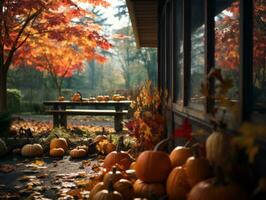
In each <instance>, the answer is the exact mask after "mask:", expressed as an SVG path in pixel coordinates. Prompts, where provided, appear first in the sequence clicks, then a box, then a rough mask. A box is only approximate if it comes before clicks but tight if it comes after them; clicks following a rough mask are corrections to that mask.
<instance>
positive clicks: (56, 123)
mask: <svg viewBox="0 0 266 200" xmlns="http://www.w3.org/2000/svg"><path fill="white" fill-rule="evenodd" d="M59 125H60V123H59V115H58V114H54V115H53V127H54V128H55V127H59Z"/></svg>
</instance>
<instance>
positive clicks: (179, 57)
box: [174, 0, 184, 104]
mask: <svg viewBox="0 0 266 200" xmlns="http://www.w3.org/2000/svg"><path fill="white" fill-rule="evenodd" d="M176 5H177V6H176V25H175V26H176V31H175V43H176V60H175V62H176V63H175V66H176V78H175V79H174V80H175V81H176V82H175V100H177V103H180V104H182V102H183V75H184V72H183V59H184V52H183V0H177V2H176Z"/></svg>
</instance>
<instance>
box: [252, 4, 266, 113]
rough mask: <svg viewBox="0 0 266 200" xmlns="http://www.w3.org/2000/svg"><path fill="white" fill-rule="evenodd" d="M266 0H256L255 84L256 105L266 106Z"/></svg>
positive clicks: (254, 32) (257, 106)
mask: <svg viewBox="0 0 266 200" xmlns="http://www.w3.org/2000/svg"><path fill="white" fill-rule="evenodd" d="M265 6H266V1H265V0H254V29H253V41H254V47H253V85H254V102H255V107H256V108H258V109H260V108H264V109H265V108H266V11H265Z"/></svg>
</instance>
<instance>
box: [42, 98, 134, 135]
mask: <svg viewBox="0 0 266 200" xmlns="http://www.w3.org/2000/svg"><path fill="white" fill-rule="evenodd" d="M44 105H50V106H51V105H52V106H53V108H52V109H48V110H46V113H48V114H52V115H53V125H54V127H59V126H63V127H67V116H68V115H70V116H73V115H90V116H114V129H115V131H117V132H119V131H122V130H123V124H122V120H123V116H126V115H127V114H128V110H126V109H127V108H128V107H129V105H130V102H129V101H127V102H124V103H123V102H121V103H119V102H118V103H117V102H109V103H108V102H105V103H100V102H99V103H95V102H87V103H86V102H80V103H73V102H58V101H53V102H52V101H50V102H44ZM73 105H77V106H91V105H94V106H96V107H97V106H101V107H103V106H108V109H73V108H71V109H67V108H66V107H67V106H73ZM110 106H114V108H115V109H109V108H110Z"/></svg>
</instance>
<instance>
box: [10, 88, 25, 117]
mask: <svg viewBox="0 0 266 200" xmlns="http://www.w3.org/2000/svg"><path fill="white" fill-rule="evenodd" d="M21 98H22V95H21V91H20V90H18V89H7V106H8V111H9V112H11V113H17V112H19V111H20V101H21Z"/></svg>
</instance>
